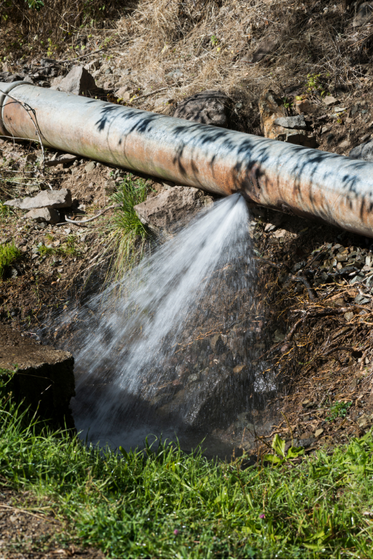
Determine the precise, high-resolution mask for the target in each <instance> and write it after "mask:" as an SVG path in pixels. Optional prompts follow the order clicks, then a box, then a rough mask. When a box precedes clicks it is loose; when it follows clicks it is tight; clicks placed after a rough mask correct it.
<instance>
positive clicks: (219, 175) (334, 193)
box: [0, 82, 373, 237]
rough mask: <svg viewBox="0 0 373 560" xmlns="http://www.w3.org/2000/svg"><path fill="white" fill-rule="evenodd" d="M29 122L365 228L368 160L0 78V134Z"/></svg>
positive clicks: (82, 145) (66, 138)
mask: <svg viewBox="0 0 373 560" xmlns="http://www.w3.org/2000/svg"><path fill="white" fill-rule="evenodd" d="M25 107H26V108H29V109H28V110H26V109H25ZM30 108H31V109H32V112H30ZM32 115H33V118H31V117H32ZM36 126H37V128H38V131H39V136H40V138H41V139H42V142H43V144H44V145H45V146H49V147H52V148H56V149H58V150H61V151H66V152H70V153H74V154H77V155H80V156H84V157H87V158H90V159H94V160H97V161H101V162H104V163H109V164H112V165H115V166H118V167H123V168H125V169H129V170H132V171H137V172H141V173H145V174H148V175H151V176H155V177H160V178H162V179H166V180H167V179H168V180H171V181H174V182H176V183H177V184H180V185H190V186H194V187H198V188H201V189H204V190H206V191H209V192H212V193H217V194H220V195H229V194H232V193H234V192H237V191H240V192H242V193H243V194H244V196H245V197H246V198H247V199H248V200H251V201H254V202H256V203H258V204H260V205H263V206H269V207H272V208H276V209H278V210H283V211H291V212H293V213H295V214H298V215H302V216H308V217H318V218H321V219H322V220H324V221H326V222H329V223H331V224H333V225H337V226H340V227H342V228H344V229H347V230H350V231H353V232H356V233H360V234H363V235H366V236H369V237H373V212H372V208H373V165H372V164H371V163H367V162H362V161H357V160H352V159H349V158H347V157H343V156H339V155H336V154H331V153H328V152H322V151H320V150H314V149H308V148H303V147H300V146H295V145H292V144H288V143H284V142H278V141H275V140H269V139H266V138H262V137H258V136H254V135H251V134H244V133H241V132H236V131H233V130H226V129H223V128H218V127H214V126H209V125H203V124H197V123H194V122H190V121H185V120H183V119H175V118H171V117H167V116H165V115H160V114H156V113H150V112H147V111H140V110H138V109H133V108H131V107H123V106H121V105H115V104H113V103H108V102H105V101H100V100H96V99H89V98H86V97H81V96H76V95H73V94H67V93H62V92H58V91H54V90H51V89H45V88H40V87H37V86H34V85H32V84H27V83H24V82H15V83H12V84H4V83H0V134H1V135H2V136H3V137H11V138H13V137H21V138H29V139H30V140H35V141H37V140H38V133H37V130H36Z"/></svg>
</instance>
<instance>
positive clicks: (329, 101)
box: [324, 95, 338, 106]
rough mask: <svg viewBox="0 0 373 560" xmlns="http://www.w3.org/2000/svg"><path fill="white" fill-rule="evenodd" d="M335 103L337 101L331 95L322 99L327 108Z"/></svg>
mask: <svg viewBox="0 0 373 560" xmlns="http://www.w3.org/2000/svg"><path fill="white" fill-rule="evenodd" d="M337 101H338V100H337V99H336V98H335V97H333V96H332V95H327V96H326V97H324V103H325V105H327V106H329V105H334V103H337Z"/></svg>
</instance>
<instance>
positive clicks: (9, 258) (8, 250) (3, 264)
mask: <svg viewBox="0 0 373 560" xmlns="http://www.w3.org/2000/svg"><path fill="white" fill-rule="evenodd" d="M21 255H22V253H21V251H20V250H19V249H18V248H17V247H16V246H15V244H14V243H5V244H3V245H0V279H1V278H3V276H4V273H5V270H6V268H7V267H8V266H10V265H11V264H12V263H14V262H15V261H16V260H17V259H19V257H20V256H21Z"/></svg>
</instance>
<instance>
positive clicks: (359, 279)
mask: <svg viewBox="0 0 373 560" xmlns="http://www.w3.org/2000/svg"><path fill="white" fill-rule="evenodd" d="M364 280H365V274H362V273H361V272H359V273H358V274H357V275H356V276H354V277H353V278H352V279H351V280H350V282H349V284H350V286H352V285H353V284H358V283H359V282H363V281H364Z"/></svg>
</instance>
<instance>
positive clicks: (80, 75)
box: [51, 66, 97, 95]
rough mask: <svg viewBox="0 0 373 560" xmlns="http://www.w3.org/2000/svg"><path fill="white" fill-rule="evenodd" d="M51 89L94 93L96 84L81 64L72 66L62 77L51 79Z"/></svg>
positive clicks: (87, 93) (76, 92)
mask: <svg viewBox="0 0 373 560" xmlns="http://www.w3.org/2000/svg"><path fill="white" fill-rule="evenodd" d="M51 89H56V90H58V91H64V92H66V93H74V94H75V95H81V94H82V93H85V94H86V95H89V94H90V93H95V92H96V91H97V86H96V84H95V80H94V78H93V77H92V76H91V74H90V73H89V72H88V71H87V70H85V68H83V66H73V68H72V69H71V70H70V72H69V73H68V74H67V76H65V77H64V78H61V77H58V78H55V79H54V80H52V82H51Z"/></svg>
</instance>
